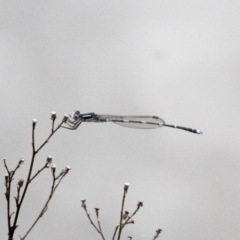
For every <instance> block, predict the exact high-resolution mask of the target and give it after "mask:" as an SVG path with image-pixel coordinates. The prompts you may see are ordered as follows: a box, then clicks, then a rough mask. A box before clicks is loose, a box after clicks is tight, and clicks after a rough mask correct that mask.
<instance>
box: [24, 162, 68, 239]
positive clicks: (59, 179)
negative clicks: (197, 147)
mask: <svg viewBox="0 0 240 240" xmlns="http://www.w3.org/2000/svg"><path fill="white" fill-rule="evenodd" d="M51 169H52V186H51V191H50V194H49V197H48V199H47V201H46V203H45V204H44V206H43V208H42V210H41V212H40V214H39V215H38V216H37V218H36V220H35V221H34V223H33V224H32V226H31V227H30V228H29V230H28V231H27V232H26V234H25V235H24V236H23V237H21V240H25V239H26V237H27V235H28V234H29V233H30V232H31V230H32V229H33V227H34V226H35V225H36V223H37V222H38V220H39V219H40V218H41V217H42V216H43V215H44V213H45V212H46V211H47V209H48V204H49V202H50V201H51V199H52V197H53V195H54V193H55V191H56V189H57V187H58V186H59V184H60V182H61V181H62V179H63V178H64V177H65V176H66V174H67V173H68V172H69V170H70V169H71V168H70V167H69V166H67V167H66V168H65V169H64V170H63V171H62V172H61V173H60V174H59V175H58V176H57V177H56V176H55V172H56V165H55V164H53V166H52V168H51ZM57 180H58V182H57V183H56V181H57Z"/></svg>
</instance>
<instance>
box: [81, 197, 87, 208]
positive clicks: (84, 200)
mask: <svg viewBox="0 0 240 240" xmlns="http://www.w3.org/2000/svg"><path fill="white" fill-rule="evenodd" d="M81 201H82V207H83V208H86V199H83V200H81Z"/></svg>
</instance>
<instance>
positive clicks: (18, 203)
mask: <svg viewBox="0 0 240 240" xmlns="http://www.w3.org/2000/svg"><path fill="white" fill-rule="evenodd" d="M51 119H52V129H51V133H50V135H49V136H48V138H47V139H46V140H45V141H44V142H43V144H42V145H40V147H39V148H38V149H37V150H36V147H35V128H36V124H37V120H36V119H33V121H32V157H31V162H30V166H29V171H28V176H27V180H26V184H25V187H24V189H23V192H22V196H21V197H20V189H21V187H22V186H21V187H19V186H18V192H17V197H15V201H16V214H15V217H14V221H13V224H12V225H11V221H10V218H11V214H10V192H11V182H12V180H13V176H14V174H15V172H16V171H17V169H18V168H19V167H20V165H21V164H22V163H23V162H24V159H23V158H22V159H20V161H19V163H18V165H17V167H16V168H15V169H14V170H13V171H9V169H8V167H7V164H6V161H5V160H4V166H5V168H6V170H7V172H8V181H5V186H6V193H5V195H6V199H7V209H8V210H7V212H8V239H9V240H12V239H13V236H14V232H15V230H16V228H17V227H18V225H17V222H18V217H19V213H20V210H21V206H22V203H23V200H24V198H25V196H26V192H27V189H28V186H29V184H30V183H31V181H32V180H33V179H34V178H35V177H36V176H37V175H38V174H39V173H40V172H42V171H43V170H44V169H45V168H47V167H48V164H47V163H46V164H45V165H44V166H43V167H42V168H41V169H40V170H38V172H37V173H36V174H35V175H34V176H32V170H33V165H34V161H35V157H36V155H37V153H38V152H39V151H40V150H41V149H42V148H43V147H44V146H45V145H46V143H47V142H48V141H49V140H50V138H51V137H52V136H53V134H54V133H55V132H56V131H57V130H58V129H59V128H60V127H61V126H62V124H63V123H64V122H66V120H67V115H65V116H64V118H63V119H62V121H61V122H60V124H59V125H58V126H57V127H56V128H55V129H54V121H55V119H56V113H52V117H51ZM63 176H65V175H64V174H63ZM60 181H61V179H60V180H59V182H60ZM58 184H59V183H58ZM56 187H57V186H56ZM56 187H55V189H56Z"/></svg>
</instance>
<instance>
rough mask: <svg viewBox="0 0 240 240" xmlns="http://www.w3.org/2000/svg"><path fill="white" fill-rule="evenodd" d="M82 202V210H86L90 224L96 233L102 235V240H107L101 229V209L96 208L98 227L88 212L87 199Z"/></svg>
mask: <svg viewBox="0 0 240 240" xmlns="http://www.w3.org/2000/svg"><path fill="white" fill-rule="evenodd" d="M81 201H82V208H83V209H84V211H85V213H86V215H87V217H88V219H89V221H90V223H91V224H92V225H93V227H94V228H95V229H96V231H97V232H98V233H99V234H100V235H101V237H102V239H103V240H105V237H104V235H103V232H102V229H101V224H100V221H99V209H98V208H95V212H96V217H97V221H98V227H97V226H96V225H95V223H94V222H93V221H92V219H91V217H90V214H89V213H88V211H87V205H86V199H84V200H81Z"/></svg>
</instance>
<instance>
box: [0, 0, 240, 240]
mask: <svg viewBox="0 0 240 240" xmlns="http://www.w3.org/2000/svg"><path fill="white" fill-rule="evenodd" d="M239 21H240V4H239V1H234V0H228V1H224V0H219V1H213V0H212V1H187V0H185V1H125V0H123V1H91V0H90V1H75V0H72V1H71V0H70V1H62V0H58V1H1V3H0V87H1V94H0V108H1V125H0V132H1V151H0V157H1V158H4V157H6V158H7V159H8V162H9V165H10V166H11V167H14V166H15V165H16V163H17V160H18V159H19V157H20V156H22V155H23V156H25V158H26V163H25V164H24V165H23V166H22V167H21V169H20V171H19V172H18V175H17V176H16V178H15V179H16V180H17V179H18V178H25V176H26V170H27V164H28V163H29V161H30V157H31V119H32V118H37V119H38V123H37V129H36V134H37V139H36V140H37V144H40V143H41V142H42V141H43V140H45V138H46V136H47V135H48V133H49V130H50V120H49V118H50V113H51V111H56V112H57V114H58V117H59V119H58V120H60V118H61V117H62V116H63V114H65V113H72V112H73V111H74V110H75V109H79V110H80V111H81V112H92V111H94V112H96V113H110V114H126V115H127V114H128V115H129V114H133V115H157V116H159V117H162V118H163V119H164V120H165V121H166V122H167V123H169V124H179V125H182V126H187V127H195V128H199V129H201V130H202V131H203V133H204V134H203V135H200V136H199V135H195V134H191V133H188V132H184V131H180V130H175V129H170V128H162V129H158V130H132V129H128V128H123V127H120V126H117V125H114V124H111V123H106V124H90V123H89V124H88V123H85V124H82V125H81V127H80V128H79V129H78V131H67V130H64V129H62V130H61V131H59V132H58V133H57V134H56V136H54V138H53V139H52V140H51V141H50V143H49V144H48V145H47V146H46V147H45V148H44V149H43V151H42V152H41V153H40V154H39V156H38V158H37V162H36V168H35V170H37V169H38V168H37V167H40V166H42V164H43V162H44V161H45V159H46V156H47V155H49V154H51V155H52V156H53V159H54V163H55V164H56V165H57V168H58V170H59V171H60V170H61V169H62V168H64V167H65V166H66V165H70V166H71V167H72V170H71V172H70V174H69V175H68V176H67V177H66V178H65V179H64V181H63V182H62V185H61V186H60V188H59V189H58V191H57V192H56V195H55V196H54V199H53V201H52V202H51V204H50V206H49V210H48V212H47V213H46V215H45V216H44V218H43V219H41V220H40V222H39V223H38V225H37V226H36V227H35V228H34V230H33V231H32V232H31V235H29V239H35V240H41V239H53V240H55V239H57V240H61V239H62V240H65V239H76V238H78V239H84V240H93V239H100V236H98V235H97V233H96V231H95V230H94V229H93V228H92V226H91V225H90V223H89V222H88V219H87V218H86V216H85V215H84V212H83V210H82V209H81V207H80V199H83V198H86V199H87V204H88V209H89V211H90V213H91V214H92V215H93V216H94V211H93V208H94V207H100V209H101V210H100V218H101V222H102V228H103V231H104V232H105V235H106V237H107V239H111V236H112V234H113V231H114V227H115V225H116V224H117V223H118V221H119V211H120V204H121V196H122V188H123V184H124V182H129V183H130V188H129V193H128V196H127V200H126V208H127V210H128V211H129V212H132V211H133V210H134V209H135V205H136V203H137V201H138V200H139V199H143V200H144V207H143V208H142V209H141V211H140V212H139V214H138V215H137V216H136V217H135V218H134V220H135V222H136V224H134V225H131V226H128V227H127V228H126V229H125V231H124V233H123V234H124V235H123V236H125V238H123V239H126V236H129V235H131V236H132V237H133V240H137V239H138V240H148V239H152V236H153V234H154V232H155V230H156V229H157V228H158V227H159V228H162V229H163V232H162V234H161V239H163V240H164V239H171V240H174V239H176V240H192V239H194V240H200V239H201V240H202V239H218V240H225V239H231V240H238V239H239V238H240V233H239V225H240V224H239V223H240V221H239V216H240V193H239V192H240V184H239V182H240V171H239V167H240V164H239V157H240V149H239V140H240V128H239V119H240V114H239V109H240V94H239V90H240V84H239V77H240V67H239V64H240V57H239V56H240V45H239V42H240V28H239ZM4 174H5V169H4V168H3V164H2V165H0V176H2V184H1V186H2V187H1V188H0V196H1V197H0V216H1V228H0V236H1V239H4V238H5V239H6V237H7V222H6V203H5V197H4V185H3V176H4ZM50 182H51V174H50V172H49V171H46V172H45V173H43V175H42V176H40V177H39V178H38V179H36V181H35V182H34V183H33V184H32V186H30V189H29V195H28V197H27V198H26V201H25V204H24V207H23V211H22V213H21V214H22V215H21V217H20V219H19V220H20V222H19V224H20V226H19V228H18V231H17V234H16V236H15V238H16V239H17V238H18V237H17V235H18V234H19V235H23V234H24V233H25V232H26V230H27V229H28V227H29V226H30V224H31V223H32V222H33V220H34V219H35V216H36V215H37V214H38V212H39V211H40V209H41V207H42V206H43V203H44V201H45V199H46V198H47V196H48V192H49V189H50ZM13 186H15V185H13ZM13 206H14V205H13Z"/></svg>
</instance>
